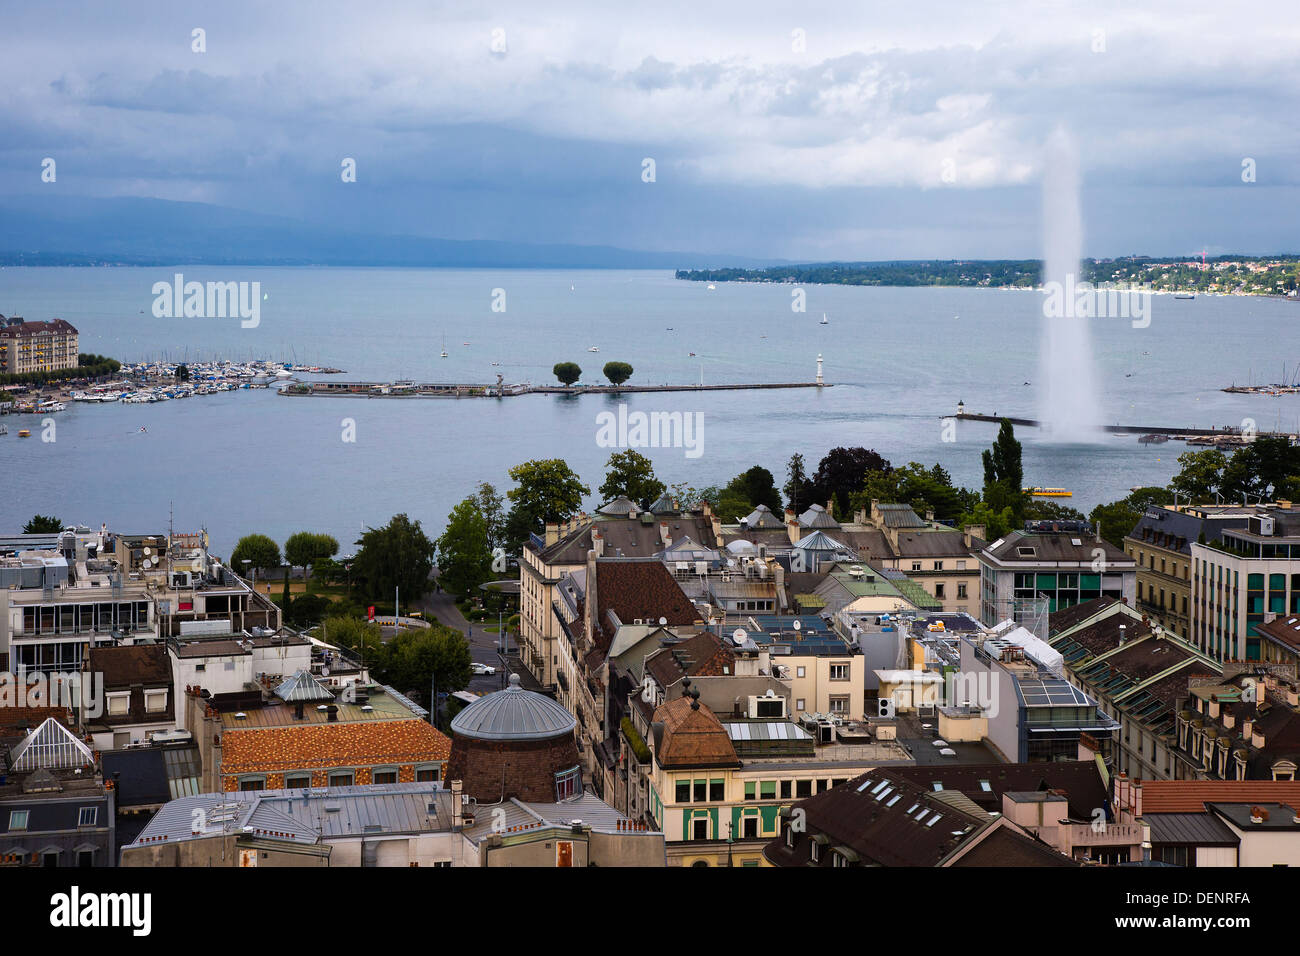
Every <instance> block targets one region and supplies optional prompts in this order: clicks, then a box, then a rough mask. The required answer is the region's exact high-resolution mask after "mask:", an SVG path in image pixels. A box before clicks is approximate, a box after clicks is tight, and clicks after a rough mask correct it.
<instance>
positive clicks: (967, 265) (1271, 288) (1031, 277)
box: [677, 255, 1300, 295]
mask: <svg viewBox="0 0 1300 956" xmlns="http://www.w3.org/2000/svg"><path fill="white" fill-rule="evenodd" d="M1200 265H1201V264H1200V262H1199V261H1191V260H1187V259H1183V258H1180V257H1173V258H1163V259H1153V258H1151V257H1148V256H1127V257H1123V258H1119V259H1085V260H1084V261H1083V262H1082V263H1081V264H1080V270H1079V273H1080V276H1079V278H1080V279H1081V280H1083V281H1087V282H1091V283H1094V284H1096V285H1100V284H1102V283H1114V284H1116V285H1118V286H1121V287H1128V286H1130V285H1135V286H1139V287H1141V288H1144V289H1150V290H1151V291H1155V292H1237V293H1251V294H1258V295H1290V294H1293V293H1295V291H1296V288H1297V285H1298V284H1300V282H1298V280H1300V257H1297V256H1294V255H1282V256H1231V255H1229V256H1216V257H1215V258H1213V259H1207V260H1206V268H1205V269H1202V268H1200ZM1041 275H1042V263H1041V262H1040V261H1039V260H1037V259H990V260H978V259H960V260H958V259H953V260H943V261H899V262H819V263H810V264H804V265H779V266H770V267H768V268H766V269H754V268H722V269H679V270H677V278H679V279H686V280H689V281H693V282H798V283H807V284H818V283H821V284H827V285H867V286H974V287H986V288H996V289H1006V288H1033V287H1034V286H1036V285H1038V283H1039V281H1040V277H1041Z"/></svg>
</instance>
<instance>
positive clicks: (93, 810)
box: [77, 807, 99, 827]
mask: <svg viewBox="0 0 1300 956" xmlns="http://www.w3.org/2000/svg"><path fill="white" fill-rule="evenodd" d="M98 819H99V807H82V808H81V810H79V811H78V813H77V826H79V827H93V826H94V825H95V821H97V820H98Z"/></svg>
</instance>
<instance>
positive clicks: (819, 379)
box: [817, 352, 825, 385]
mask: <svg viewBox="0 0 1300 956" xmlns="http://www.w3.org/2000/svg"><path fill="white" fill-rule="evenodd" d="M817 384H818V385H824V384H825V383H824V382H823V381H822V353H821V352H818V353H817Z"/></svg>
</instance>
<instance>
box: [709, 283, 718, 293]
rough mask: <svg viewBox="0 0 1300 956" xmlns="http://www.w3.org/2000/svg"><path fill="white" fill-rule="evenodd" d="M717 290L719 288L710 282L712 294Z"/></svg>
mask: <svg viewBox="0 0 1300 956" xmlns="http://www.w3.org/2000/svg"><path fill="white" fill-rule="evenodd" d="M715 289H717V286H716V285H714V284H713V283H712V282H710V283H709V291H710V292H712V291H714V290H715Z"/></svg>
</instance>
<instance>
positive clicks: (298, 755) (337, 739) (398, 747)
mask: <svg viewBox="0 0 1300 956" xmlns="http://www.w3.org/2000/svg"><path fill="white" fill-rule="evenodd" d="M221 743H222V749H221V772H222V773H223V774H227V773H266V772H268V771H277V770H297V769H303V770H306V769H313V768H324V767H364V766H374V765H379V764H399V763H415V762H421V761H438V760H446V759H447V758H448V757H449V756H451V740H449V739H448V738H447V736H446V735H445V734H443V733H442V732H441V731H439V730H437V729H436V728H434V727H432V726H430V725H429V724H427V723H425V722H424V721H422V720H382V721H371V722H364V723H356V722H349V723H337V724H310V725H305V726H301V727H268V728H254V729H249V730H227V731H226V732H225V733H224V734H222V737H221Z"/></svg>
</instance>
